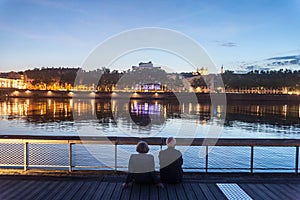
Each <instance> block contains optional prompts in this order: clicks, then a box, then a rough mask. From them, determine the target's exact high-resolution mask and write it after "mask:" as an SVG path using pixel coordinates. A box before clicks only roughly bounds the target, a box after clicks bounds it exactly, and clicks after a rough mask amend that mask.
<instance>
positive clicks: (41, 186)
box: [18, 181, 49, 200]
mask: <svg viewBox="0 0 300 200" xmlns="http://www.w3.org/2000/svg"><path fill="white" fill-rule="evenodd" d="M48 185H49V182H48V181H39V182H37V183H36V184H35V185H33V186H31V187H30V189H27V190H26V191H24V193H23V194H22V200H26V199H33V197H34V196H35V195H36V194H38V193H39V192H40V191H42V190H45V189H47V186H48ZM19 197H21V196H18V198H19Z"/></svg>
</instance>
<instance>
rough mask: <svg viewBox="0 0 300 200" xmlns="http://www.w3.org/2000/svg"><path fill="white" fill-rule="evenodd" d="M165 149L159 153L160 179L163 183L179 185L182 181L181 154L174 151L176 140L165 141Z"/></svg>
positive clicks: (171, 138) (170, 138)
mask: <svg viewBox="0 0 300 200" xmlns="http://www.w3.org/2000/svg"><path fill="white" fill-rule="evenodd" d="M166 145H167V146H168V148H167V149H165V150H162V151H160V152H159V164H160V178H161V181H162V182H163V183H173V184H174V183H180V182H181V181H182V175H183V171H182V163H183V160H182V154H181V152H180V151H178V150H176V149H175V145H176V140H175V138H173V137H169V138H168V139H167V140H166Z"/></svg>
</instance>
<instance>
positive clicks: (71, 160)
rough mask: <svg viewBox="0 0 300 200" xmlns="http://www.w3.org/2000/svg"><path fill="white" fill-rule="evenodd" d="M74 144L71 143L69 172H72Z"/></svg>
mask: <svg viewBox="0 0 300 200" xmlns="http://www.w3.org/2000/svg"><path fill="white" fill-rule="evenodd" d="M72 145H73V144H72V143H70V144H69V172H72V163H73V155H72V152H73V150H72V147H73V146H72Z"/></svg>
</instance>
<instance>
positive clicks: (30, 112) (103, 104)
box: [0, 98, 300, 171]
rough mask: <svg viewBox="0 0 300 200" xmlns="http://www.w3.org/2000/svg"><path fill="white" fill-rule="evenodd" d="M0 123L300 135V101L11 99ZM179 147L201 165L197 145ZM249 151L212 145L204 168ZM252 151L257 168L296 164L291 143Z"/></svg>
mask: <svg viewBox="0 0 300 200" xmlns="http://www.w3.org/2000/svg"><path fill="white" fill-rule="evenodd" d="M0 127H1V129H0V134H1V135H50V136H53V135H64V136H73V135H74V136H78V135H79V136H128V137H130V136H135V137H161V136H163V137H168V136H175V137H189V138H194V137H200V138H202V137H213V138H216V137H217V138H300V104H299V103H285V102H282V103H280V102H254V101H251V102H232V103H230V102H229V103H227V105H212V104H210V103H204V102H203V103H188V104H179V103H178V102H176V101H162V100H161V101H155V100H153V101H146V100H130V101H129V102H128V101H122V100H112V101H110V100H109V101H105V100H98V99H97V100H95V99H54V98H52V99H50V98H49V99H47V98H43V99H33V98H24V99H23V98H10V99H2V100H0ZM97 148H98V149H97V151H98V152H99V151H100V152H102V153H99V155H98V156H100V157H101V159H103V158H105V159H106V158H107V160H111V158H110V156H109V155H110V154H111V152H110V151H109V150H107V149H110V147H107V148H104V147H103V149H102V150H99V147H97ZM101 148H102V147H101ZM119 148H122V149H123V152H124V155H125V156H120V157H119V160H120V161H119V162H118V163H119V164H120V165H122V166H126V162H127V159H128V155H129V154H130V153H132V152H134V147H132V146H122V147H119ZM178 148H179V149H180V150H181V151H182V152H183V154H184V160H185V162H184V167H186V168H203V167H204V165H205V164H204V158H203V156H202V155H201V153H200V152H201V151H202V149H201V148H200V147H188V149H187V148H183V147H178ZM74 151H76V152H77V153H76V156H75V157H76V159H74V160H75V161H74V162H78V163H80V162H83V161H84V160H90V161H91V160H93V161H92V162H93V163H94V164H95V163H97V162H102V161H103V160H101V159H97V158H96V159H95V155H90V154H93V153H91V150H90V149H89V147H87V148H83V147H76V148H74ZM158 151H159V147H155V146H154V147H151V152H152V153H153V154H154V155H155V156H156V157H157V152H158ZM249 151H250V148H249V147H213V148H211V149H210V157H211V159H210V161H209V166H210V167H212V168H219V167H222V168H224V167H225V168H229V169H230V168H247V167H248V166H249V162H248V160H249V159H250V154H249ZM120 152H122V150H121V151H120ZM120 154H121V153H120ZM232 155H235V156H232ZM255 155H256V157H255V164H254V167H256V168H257V169H259V168H293V167H294V166H295V162H294V159H295V158H294V157H295V150H294V148H292V147H291V148H290V147H288V148H283V147H279V148H278V147H277V148H274V147H257V148H255ZM96 157H97V156H96ZM266 158H268V159H266ZM99 160H101V161H99ZM156 162H157V158H156ZM102 163H103V162H102ZM104 163H105V161H104ZM105 164H107V163H105ZM75 165H77V164H75ZM78 165H79V164H78ZM112 165H113V164H112ZM216 170H217V169H216ZM246 171H247V170H246ZM258 171H259V170H258ZM283 171H289V170H283Z"/></svg>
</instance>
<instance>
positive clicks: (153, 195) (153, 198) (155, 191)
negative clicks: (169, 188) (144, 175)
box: [149, 185, 163, 200]
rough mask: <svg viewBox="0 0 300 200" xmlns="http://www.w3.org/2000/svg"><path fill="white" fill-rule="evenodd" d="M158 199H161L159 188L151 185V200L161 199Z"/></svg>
mask: <svg viewBox="0 0 300 200" xmlns="http://www.w3.org/2000/svg"><path fill="white" fill-rule="evenodd" d="M162 189H163V188H162ZM158 197H159V191H158V187H156V186H153V185H151V186H150V187H149V199H150V200H158V199H159V198H158Z"/></svg>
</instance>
